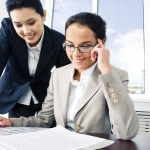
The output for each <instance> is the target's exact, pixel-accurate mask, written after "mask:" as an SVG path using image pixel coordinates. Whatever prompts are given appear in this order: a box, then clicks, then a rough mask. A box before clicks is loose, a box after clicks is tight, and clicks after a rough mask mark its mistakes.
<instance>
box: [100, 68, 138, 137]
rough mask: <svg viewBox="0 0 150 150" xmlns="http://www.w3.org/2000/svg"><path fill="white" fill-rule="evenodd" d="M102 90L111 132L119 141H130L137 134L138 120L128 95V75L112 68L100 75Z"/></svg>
mask: <svg viewBox="0 0 150 150" xmlns="http://www.w3.org/2000/svg"><path fill="white" fill-rule="evenodd" d="M102 80H103V84H104V85H103V90H104V95H105V98H106V101H107V105H108V108H109V117H110V122H111V127H112V132H113V133H114V134H115V135H116V136H117V138H120V139H131V138H133V137H134V136H135V135H136V134H137V132H138V127H139V125H138V118H137V115H136V111H135V110H134V105H133V102H132V100H131V98H130V96H129V95H128V90H127V85H128V81H129V79H128V74H127V72H125V71H122V70H118V69H115V68H113V69H112V71H111V72H110V73H108V74H106V75H102Z"/></svg>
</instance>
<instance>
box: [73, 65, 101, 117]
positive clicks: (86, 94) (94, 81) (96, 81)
mask: <svg viewBox="0 0 150 150" xmlns="http://www.w3.org/2000/svg"><path fill="white" fill-rule="evenodd" d="M99 76H100V71H99V70H98V68H97V67H96V68H95V70H94V72H93V75H92V77H91V79H90V81H89V83H88V85H87V87H86V88H85V89H84V91H83V95H82V96H81V99H80V101H79V102H78V104H77V107H76V110H75V114H77V112H79V110H80V109H82V107H83V106H84V105H85V104H86V103H87V102H88V101H89V100H90V99H91V97H92V96H93V95H94V94H95V93H96V92H97V91H98V90H99V88H100V87H101V85H102V84H101V79H100V77H99Z"/></svg>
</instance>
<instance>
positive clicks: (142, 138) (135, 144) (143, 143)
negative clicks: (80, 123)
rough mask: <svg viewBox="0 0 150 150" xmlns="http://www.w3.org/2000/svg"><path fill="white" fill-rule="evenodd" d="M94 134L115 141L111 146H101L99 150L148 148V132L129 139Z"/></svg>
mask: <svg viewBox="0 0 150 150" xmlns="http://www.w3.org/2000/svg"><path fill="white" fill-rule="evenodd" d="M90 135H94V136H97V137H101V138H106V139H111V140H114V141H115V143H114V144H112V145H111V146H108V147H106V148H103V149H101V150H149V149H150V134H141V135H137V136H136V137H135V138H133V139H132V140H129V141H124V140H118V139H116V138H115V136H113V135H106V134H97V133H93V134H90Z"/></svg>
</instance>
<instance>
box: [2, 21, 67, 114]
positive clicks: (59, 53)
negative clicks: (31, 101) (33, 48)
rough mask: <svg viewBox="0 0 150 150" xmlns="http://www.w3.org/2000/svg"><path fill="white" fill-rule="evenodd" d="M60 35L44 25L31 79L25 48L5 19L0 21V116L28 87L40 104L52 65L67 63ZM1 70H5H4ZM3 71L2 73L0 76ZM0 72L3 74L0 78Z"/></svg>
mask: <svg viewBox="0 0 150 150" xmlns="http://www.w3.org/2000/svg"><path fill="white" fill-rule="evenodd" d="M63 42H64V36H63V35H62V34H61V33H59V32H57V31H55V30H52V29H50V28H48V27H47V26H45V25H44V39H43V44H42V49H41V53H40V57H39V62H38V65H37V69H36V73H35V76H33V77H31V76H30V74H29V68H28V48H27V46H26V43H25V41H24V40H23V39H22V38H20V37H19V36H18V35H17V34H16V32H15V30H14V28H13V25H12V23H11V20H10V19H9V18H4V19H3V20H2V24H1V28H0V76H1V77H0V113H1V114H3V113H7V112H9V110H10V109H11V108H12V107H13V106H14V105H15V104H16V103H17V101H18V100H19V98H20V97H21V96H22V95H23V94H24V92H25V91H26V90H27V87H28V86H30V87H31V89H32V91H33V93H34V95H35V97H36V98H37V100H38V101H39V103H42V102H43V101H44V98H45V96H46V94H47V87H48V85H49V79H50V75H51V72H50V70H51V69H52V68H53V66H56V67H60V66H63V65H65V64H68V63H69V60H68V58H67V56H66V53H65V51H64V50H63V48H62V43H63ZM4 69H5V71H4ZM3 71H4V73H3ZM2 73H3V75H2Z"/></svg>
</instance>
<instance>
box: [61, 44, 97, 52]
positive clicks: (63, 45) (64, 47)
mask: <svg viewBox="0 0 150 150" xmlns="http://www.w3.org/2000/svg"><path fill="white" fill-rule="evenodd" d="M70 44H72V43H70ZM96 45H97V43H96V44H95V45H93V46H92V45H90V46H82V45H80V46H74V45H73V44H72V45H69V44H68V45H67V44H66V43H65V42H64V43H63V44H62V47H63V49H64V50H65V51H68V52H74V51H75V49H76V48H77V50H78V51H79V52H80V53H89V52H90V51H91V50H92V49H93V47H95V46H96ZM66 46H72V47H71V48H72V49H73V50H67V49H66ZM82 48H83V49H82ZM85 48H87V49H88V50H87V51H85ZM90 48H91V49H90Z"/></svg>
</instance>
